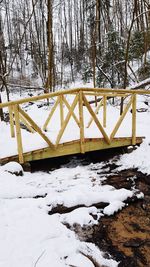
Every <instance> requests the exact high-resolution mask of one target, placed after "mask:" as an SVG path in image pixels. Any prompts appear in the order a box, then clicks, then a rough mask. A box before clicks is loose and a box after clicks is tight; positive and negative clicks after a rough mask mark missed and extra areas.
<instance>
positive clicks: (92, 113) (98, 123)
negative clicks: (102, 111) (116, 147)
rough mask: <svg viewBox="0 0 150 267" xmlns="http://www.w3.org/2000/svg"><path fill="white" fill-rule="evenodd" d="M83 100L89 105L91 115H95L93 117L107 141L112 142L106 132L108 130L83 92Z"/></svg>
mask: <svg viewBox="0 0 150 267" xmlns="http://www.w3.org/2000/svg"><path fill="white" fill-rule="evenodd" d="M83 101H84V103H85V105H86V107H87V109H88V111H89V113H90V114H91V116H92V117H93V119H94V121H95V123H96V125H97V127H98V129H99V130H100V132H101V133H102V135H103V137H104V139H105V141H106V142H107V143H108V144H110V139H109V137H108V135H107V134H106V132H105V130H104V128H103V126H102V125H101V123H100V121H99V120H98V118H97V117H96V115H95V113H94V111H93V110H92V108H91V106H90V104H89V102H88V101H87V99H86V97H85V95H84V94H83Z"/></svg>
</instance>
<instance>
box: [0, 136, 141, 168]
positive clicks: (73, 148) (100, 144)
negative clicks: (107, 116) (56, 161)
mask: <svg viewBox="0 0 150 267" xmlns="http://www.w3.org/2000/svg"><path fill="white" fill-rule="evenodd" d="M142 140H143V137H136V144H141V143H142ZM130 145H132V138H131V137H120V138H114V139H113V141H112V143H111V145H109V144H107V143H106V142H105V141H104V139H103V138H87V139H85V143H84V149H85V153H86V152H92V151H97V150H104V149H112V148H116V147H126V146H130ZM79 153H81V148H80V140H76V141H72V142H66V143H62V144H59V145H58V147H57V149H56V150H53V149H51V148H50V147H46V148H42V149H37V150H33V151H30V152H26V153H24V154H23V156H24V162H30V161H34V160H41V159H46V158H54V157H60V156H67V155H75V154H79ZM8 161H18V162H19V156H18V154H17V155H13V156H9V157H4V158H1V159H0V162H1V163H6V162H8Z"/></svg>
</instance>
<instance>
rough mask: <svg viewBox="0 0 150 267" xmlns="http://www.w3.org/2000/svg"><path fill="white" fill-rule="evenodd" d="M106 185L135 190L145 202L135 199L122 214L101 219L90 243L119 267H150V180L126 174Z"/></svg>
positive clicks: (116, 175) (134, 173)
mask: <svg viewBox="0 0 150 267" xmlns="http://www.w3.org/2000/svg"><path fill="white" fill-rule="evenodd" d="M110 167H111V166H110ZM105 183H107V184H110V185H113V186H114V187H116V188H122V187H124V188H127V189H130V188H131V187H132V186H134V187H135V188H136V189H139V190H140V191H141V192H143V193H144V199H142V200H140V199H139V200H138V199H136V200H135V199H134V200H133V202H131V203H129V204H128V206H126V208H124V209H123V210H122V211H121V212H119V213H117V214H115V215H114V216H111V217H106V216H105V217H103V218H101V219H100V223H99V225H98V226H95V227H94V231H93V233H92V236H91V237H89V238H88V240H89V241H92V242H94V243H95V244H96V245H97V246H98V247H100V248H101V249H102V250H103V251H106V252H108V253H110V254H111V255H112V256H113V257H114V258H115V259H116V260H117V261H120V263H119V267H126V266H128V267H129V266H130V267H144V266H150V176H146V175H144V174H143V173H141V172H138V171H137V170H136V169H133V170H125V171H122V172H120V173H114V174H111V175H110V176H108V178H107V180H106V181H105Z"/></svg>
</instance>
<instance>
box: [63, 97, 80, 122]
mask: <svg viewBox="0 0 150 267" xmlns="http://www.w3.org/2000/svg"><path fill="white" fill-rule="evenodd" d="M62 98H63V102H64V104H65V105H66V107H67V109H68V110H70V104H69V103H68V101H67V100H66V98H65V97H64V96H62ZM71 115H72V117H73V119H74V120H75V122H76V123H77V125H78V126H79V127H80V122H79V120H78V118H77V117H76V115H75V113H74V112H73V111H72V114H71Z"/></svg>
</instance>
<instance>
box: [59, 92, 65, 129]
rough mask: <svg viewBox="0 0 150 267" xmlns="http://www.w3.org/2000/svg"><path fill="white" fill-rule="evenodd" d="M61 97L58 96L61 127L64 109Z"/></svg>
mask: <svg viewBox="0 0 150 267" xmlns="http://www.w3.org/2000/svg"><path fill="white" fill-rule="evenodd" d="M62 97H63V96H62V95H60V96H59V105H60V123H61V127H62V126H63V123H64V109H63V99H62Z"/></svg>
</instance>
